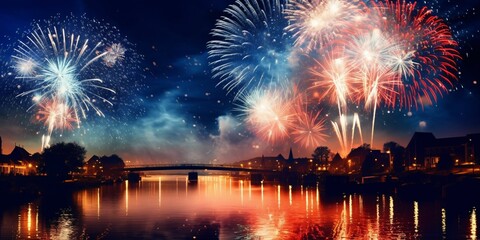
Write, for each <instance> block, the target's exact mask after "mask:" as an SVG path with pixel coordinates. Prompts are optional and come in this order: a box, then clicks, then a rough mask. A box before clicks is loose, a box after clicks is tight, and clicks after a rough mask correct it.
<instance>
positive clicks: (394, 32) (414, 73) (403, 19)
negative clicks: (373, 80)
mask: <svg viewBox="0 0 480 240" xmlns="http://www.w3.org/2000/svg"><path fill="white" fill-rule="evenodd" d="M374 9H375V10H376V13H377V15H378V16H377V17H378V18H379V19H381V20H379V21H377V22H376V23H377V25H378V28H380V29H381V30H382V31H383V32H385V33H388V34H389V35H390V36H392V37H393V38H394V39H395V41H396V42H397V43H398V44H399V45H400V46H401V50H400V51H397V52H396V53H392V54H391V59H390V61H387V62H388V64H389V65H390V67H391V68H392V71H394V72H395V73H396V76H397V77H398V78H399V79H401V84H400V85H399V87H398V92H399V105H400V107H406V108H411V107H418V106H422V105H423V102H421V101H420V102H419V100H418V99H420V98H421V99H425V100H426V101H427V102H434V101H436V100H437V95H441V94H442V93H444V92H447V91H448V87H449V86H453V81H455V80H456V79H457V77H456V73H457V66H456V62H457V60H458V59H460V54H459V52H458V51H457V50H456V47H457V45H458V43H457V42H456V41H455V40H453V37H452V33H451V31H450V28H449V27H448V26H447V25H446V24H445V22H444V21H443V20H442V19H440V18H439V17H437V16H434V15H432V11H431V10H429V9H428V8H427V7H421V8H419V9H417V8H416V2H413V3H406V2H405V1H403V2H402V1H388V0H387V1H385V2H384V3H382V2H380V3H378V4H376V5H374Z"/></svg>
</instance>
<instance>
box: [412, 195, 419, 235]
mask: <svg viewBox="0 0 480 240" xmlns="http://www.w3.org/2000/svg"><path fill="white" fill-rule="evenodd" d="M413 226H414V229H415V233H418V202H417V201H414V202H413Z"/></svg>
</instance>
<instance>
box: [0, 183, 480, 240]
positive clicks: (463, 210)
mask: <svg viewBox="0 0 480 240" xmlns="http://www.w3.org/2000/svg"><path fill="white" fill-rule="evenodd" d="M477 223H478V221H477V216H476V208H475V206H450V205H445V204H443V203H442V202H441V201H439V200H434V199H423V200H421V199H405V198H400V197H398V196H396V195H388V194H363V195H362V194H343V195H342V194H341V195H335V196H329V194H327V193H325V192H323V191H322V190H321V189H319V188H318V187H309V188H306V187H302V186H298V187H297V186H280V185H277V184H275V183H269V182H265V183H264V184H262V185H252V184H251V183H250V181H248V180H240V179H238V178H234V177H230V176H200V177H199V181H198V183H197V184H189V183H188V181H187V179H186V176H180V175H178V176H177V175H159V176H149V177H145V178H143V179H142V181H141V182H139V183H131V182H130V183H129V182H128V181H127V182H123V183H116V184H113V185H104V186H101V187H99V188H90V189H85V190H80V191H75V192H73V193H71V192H70V193H64V194H55V195H49V196H42V197H40V198H39V199H37V200H35V201H33V202H29V203H25V204H21V205H18V206H14V207H12V206H1V207H0V238H1V239H15V238H17V239H87V238H90V239H217V238H219V239H302V238H305V239H307V238H308V239H315V238H332V239H377V238H378V239H412V238H413V239H415V238H418V239H425V238H427V239H476V238H477V231H478V227H477Z"/></svg>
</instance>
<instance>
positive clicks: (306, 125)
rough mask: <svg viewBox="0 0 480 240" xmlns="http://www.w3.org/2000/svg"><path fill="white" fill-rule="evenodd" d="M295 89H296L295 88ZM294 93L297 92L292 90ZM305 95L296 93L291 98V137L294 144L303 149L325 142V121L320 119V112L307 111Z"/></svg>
mask: <svg viewBox="0 0 480 240" xmlns="http://www.w3.org/2000/svg"><path fill="white" fill-rule="evenodd" d="M295 89H296V88H295ZM294 92H295V93H296V92H297V91H296V90H294ZM306 97H307V96H306V95H305V94H300V93H297V96H295V97H293V100H291V101H292V108H293V111H294V115H295V116H296V117H295V118H294V121H293V123H292V127H291V130H290V132H291V134H290V135H291V136H292V137H293V141H294V142H295V143H300V144H301V146H303V147H304V148H309V147H315V146H319V144H320V143H321V142H324V141H325V137H326V136H327V135H326V134H324V131H325V119H323V118H321V117H320V113H321V111H313V110H309V109H308V107H309V106H308V101H307V98H306Z"/></svg>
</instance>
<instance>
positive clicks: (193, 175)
mask: <svg viewBox="0 0 480 240" xmlns="http://www.w3.org/2000/svg"><path fill="white" fill-rule="evenodd" d="M197 181H198V173H197V172H189V173H188V182H197Z"/></svg>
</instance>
